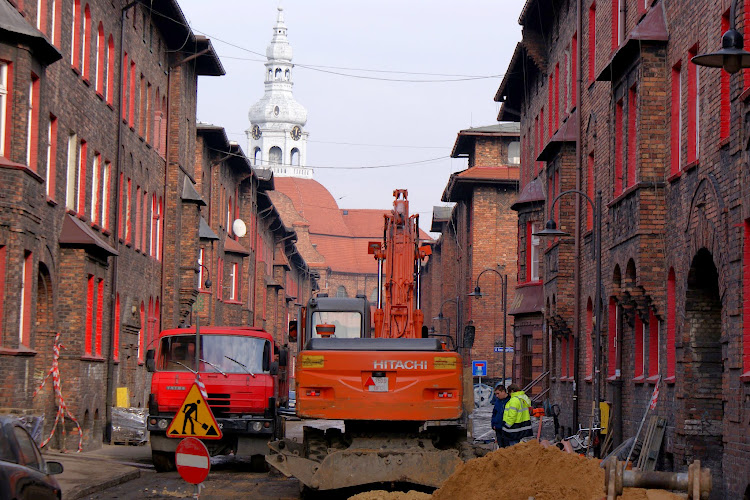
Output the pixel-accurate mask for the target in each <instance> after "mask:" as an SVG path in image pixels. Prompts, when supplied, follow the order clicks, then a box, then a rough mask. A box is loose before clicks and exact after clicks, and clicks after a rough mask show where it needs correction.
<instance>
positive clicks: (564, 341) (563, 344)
mask: <svg viewBox="0 0 750 500" xmlns="http://www.w3.org/2000/svg"><path fill="white" fill-rule="evenodd" d="M568 342H570V340H569V338H568V337H562V338H561V339H560V357H561V358H562V359H561V360H560V378H562V379H563V380H567V378H568V368H569V365H568Z"/></svg>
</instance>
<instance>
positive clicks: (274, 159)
mask: <svg viewBox="0 0 750 500" xmlns="http://www.w3.org/2000/svg"><path fill="white" fill-rule="evenodd" d="M268 161H269V163H270V164H271V165H281V148H280V147H278V146H274V147H272V148H271V150H270V151H269V152H268Z"/></svg>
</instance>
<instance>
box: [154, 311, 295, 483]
mask: <svg viewBox="0 0 750 500" xmlns="http://www.w3.org/2000/svg"><path fill="white" fill-rule="evenodd" d="M196 338H199V341H198V342H196ZM197 344H199V345H200V346H201V347H200V351H199V352H198V354H197V355H196V350H195V346H196V345H197ZM288 357H289V354H288V350H287V349H286V348H283V347H282V348H280V347H279V346H278V345H276V343H275V342H274V339H273V336H272V335H271V334H270V333H268V332H266V331H265V330H262V329H260V328H252V327H227V326H222V327H219V326H207V327H200V328H199V335H196V331H195V327H192V328H179V329H173V330H164V331H162V332H161V333H160V334H159V338H158V339H157V340H156V345H155V348H154V349H149V350H148V351H147V353H146V368H147V369H148V371H150V372H152V373H153V375H152V377H151V394H150V395H149V401H148V413H149V415H148V420H147V428H148V430H149V432H150V433H151V454H152V459H153V463H154V467H155V468H156V470H157V471H158V472H167V471H171V470H175V453H174V452H175V450H176V449H177V443H179V441H180V440H179V439H175V438H168V437H167V435H166V430H167V428H168V427H169V424H170V423H171V422H172V419H173V418H174V416H175V414H176V413H177V411H179V409H180V407H181V405H182V403H183V401H184V400H185V397H186V396H187V393H188V391H189V390H190V388H191V387H192V385H193V382H194V381H195V378H196V377H195V374H196V366H197V370H198V372H200V375H201V380H202V381H203V383H204V384H205V386H206V393H207V394H208V400H207V401H206V402H207V403H208V405H209V406H210V407H211V411H212V412H213V415H214V417H215V418H216V422H217V423H218V425H219V427H220V428H221V431H222V434H223V436H222V438H221V439H206V440H204V442H205V444H206V446H207V447H208V450H209V452H210V453H211V455H225V454H228V453H234V454H235V455H236V456H238V457H252V459H254V461H257V463H262V461H263V459H264V455H266V454H267V452H268V444H267V443H268V441H269V440H272V439H278V438H280V437H282V436H283V428H282V426H283V424H282V419H281V416H280V414H279V408H280V407H282V406H286V405H287V400H288V393H289V386H288V380H287V377H286V366H287V360H288Z"/></svg>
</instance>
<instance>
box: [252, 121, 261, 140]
mask: <svg viewBox="0 0 750 500" xmlns="http://www.w3.org/2000/svg"><path fill="white" fill-rule="evenodd" d="M250 134H251V135H252V136H253V139H255V140H256V141H257V140H258V139H260V127H259V126H257V125H253V128H252V130H251V131H250Z"/></svg>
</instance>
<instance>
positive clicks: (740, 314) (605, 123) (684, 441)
mask: <svg viewBox="0 0 750 500" xmlns="http://www.w3.org/2000/svg"><path fill="white" fill-rule="evenodd" d="M615 4H617V2H615ZM739 4H740V6H741V8H740V9H738V18H739V19H738V26H739V27H740V29H742V30H744V31H745V32H747V28H746V27H747V26H748V24H747V22H746V20H748V19H750V16H748V14H747V7H748V5H747V3H744V5H743V2H739ZM618 5H621V6H622V9H621V10H618V9H612V8H610V2H605V3H602V2H592V1H589V0H584V1H581V2H558V1H554V0H553V1H541V0H529V1H528V2H526V5H525V6H524V9H523V12H522V14H521V18H520V23H521V24H522V25H523V33H524V37H523V40H522V42H521V43H520V44H519V45H518V46H517V48H516V52H515V54H514V56H513V59H512V61H511V65H510V68H509V71H508V72H507V73H506V77H505V79H504V81H503V83H502V84H501V86H500V89H499V90H498V93H497V96H496V100H498V101H503V102H504V104H503V107H502V108H501V111H500V115H499V119H502V120H515V121H518V122H519V123H520V128H521V143H522V145H523V146H522V152H521V157H522V172H521V189H522V192H523V191H524V190H525V188H526V187H527V186H529V185H532V184H533V183H535V182H539V183H541V185H542V186H543V190H542V193H543V194H544V196H545V197H546V201H545V204H544V206H542V205H541V202H540V201H538V199H537V200H532V201H525V202H522V200H520V199H519V203H517V206H516V208H517V210H518V212H519V235H521V237H522V241H521V244H520V245H519V249H523V251H525V249H526V248H528V246H529V245H528V243H527V242H526V241H525V239H526V236H525V235H526V233H525V231H524V229H525V228H526V223H527V222H528V221H529V220H533V221H541V220H545V219H548V218H549V217H550V216H551V215H552V214H551V213H550V206H549V205H550V202H551V201H552V198H553V197H554V196H556V194H559V193H560V192H561V191H564V190H566V189H577V190H579V191H582V192H583V193H585V194H587V195H588V196H589V197H591V198H592V199H594V197H595V195H596V193H599V192H600V193H601V195H602V198H603V204H604V206H603V209H602V212H603V214H602V225H601V234H602V248H603V254H602V260H601V264H602V287H603V288H602V291H603V293H602V318H601V319H598V318H594V315H593V314H592V311H593V309H594V307H593V300H594V297H595V291H596V284H595V281H596V278H595V271H596V265H595V264H596V262H595V261H594V259H593V258H592V251H593V248H592V247H593V245H594V241H595V238H594V236H595V231H596V228H595V227H593V224H592V222H593V221H592V216H593V213H592V210H591V209H590V208H589V206H588V203H587V202H585V200H583V199H582V198H578V197H577V195H566V196H565V197H563V198H561V199H560V201H558V202H557V204H556V205H555V207H554V211H555V213H554V218H555V219H556V221H557V223H558V227H559V228H561V229H562V230H563V231H566V232H568V233H570V234H571V236H570V237H563V238H559V239H558V240H557V241H554V242H542V244H541V245H542V248H543V252H541V253H542V254H543V255H540V259H541V261H540V262H539V263H538V265H539V269H540V273H541V276H542V280H543V308H539V310H538V312H536V313H530V314H529V315H528V316H527V317H528V318H530V319H533V320H534V321H536V322H537V323H540V322H541V320H542V319H543V321H544V323H543V325H544V329H543V330H542V329H540V330H539V331H540V333H541V335H539V336H538V337H537V336H536V335H535V336H534V342H535V343H536V342H538V343H539V345H541V346H544V348H543V350H542V351H540V354H542V360H541V363H538V364H541V365H542V366H543V367H544V368H545V369H549V370H550V372H551V373H550V377H549V380H548V381H547V384H548V385H547V387H549V389H550V390H549V399H550V401H551V402H552V403H557V404H559V405H560V407H561V409H562V415H561V423H562V425H563V426H564V427H565V432H566V433H568V432H570V431H571V430H572V429H573V428H575V426H576V425H577V424H579V423H580V425H583V426H584V427H586V426H588V423H589V422H590V418H591V415H590V413H591V411H590V408H591V402H592V397H593V388H594V387H595V386H594V384H593V383H592V380H593V377H596V371H595V370H593V369H592V368H597V367H593V366H592V364H593V359H594V357H595V356H594V353H592V349H593V346H594V339H593V336H592V331H593V328H592V324H593V322H594V321H596V320H597V319H598V320H599V324H600V327H601V351H600V354H601V364H600V366H599V367H598V368H600V369H601V372H600V381H601V392H600V394H599V398H600V399H601V400H602V401H607V402H609V403H610V404H611V412H612V413H611V415H612V421H611V429H610V430H611V432H613V433H614V437H615V444H617V443H618V442H620V441H621V440H622V439H625V438H627V437H629V436H633V435H634V434H635V433H636V431H637V428H638V424H639V422H640V420H641V417H642V415H643V412H644V410H645V409H646V407H647V405H648V403H649V398H650V396H651V393H652V391H653V389H654V384H655V383H656V382H657V380H658V379H659V377H661V395H660V399H659V403H658V406H657V409H656V411H655V412H654V413H655V414H657V415H660V416H663V417H664V418H665V419H666V420H667V431H666V434H665V438H664V443H663V445H662V449H661V452H660V455H659V467H660V468H662V469H665V470H676V471H684V470H685V468H686V466H687V464H688V463H690V462H692V460H695V459H700V460H701V461H702V464H707V465H708V466H709V467H711V469H712V471H713V473H714V492H713V494H712V498H714V497H715V498H740V497H742V495H743V494H744V495H747V494H748V492H750V472H749V471H750V451H748V450H749V449H750V448H748V447H749V446H750V441H749V440H748V439H750V438H749V437H748V436H750V432H748V426H747V421H748V415H750V414H749V413H748V411H749V408H748V405H747V401H748V399H749V398H750V385H748V382H750V377H748V376H747V372H748V370H750V366H749V365H748V357H747V355H746V353H747V352H748V345H750V338H748V333H747V332H748V331H750V328H748V326H747V325H748V324H750V323H749V322H748V319H747V318H746V316H747V315H748V311H750V308H748V307H746V304H748V303H750V302H746V301H745V297H744V295H745V288H744V283H745V282H746V280H748V279H750V273H748V272H747V271H746V269H748V267H747V262H746V261H747V259H748V257H750V253H748V252H746V251H745V249H747V248H750V246H748V245H747V243H746V241H747V238H748V232H747V231H746V230H745V224H746V219H747V217H748V213H747V210H746V209H743V207H744V206H745V205H746V204H747V202H746V199H745V198H746V197H747V195H746V192H745V191H746V190H745V189H744V188H743V185H744V184H745V183H744V181H743V179H744V176H745V175H746V173H745V171H744V167H743V165H744V164H745V163H746V156H747V151H746V149H747V144H746V143H747V141H746V137H745V135H743V133H742V127H743V125H742V124H743V123H745V119H744V118H743V117H744V116H745V114H746V113H747V109H746V108H747V103H746V97H747V94H748V92H746V91H745V89H746V88H747V86H748V84H750V80H748V79H747V78H746V77H747V75H743V73H738V74H737V75H734V76H729V75H728V74H727V73H724V72H722V71H721V70H718V69H710V68H698V67H697V66H695V65H694V64H692V63H691V62H690V57H692V56H694V55H695V54H697V53H705V52H711V51H714V50H716V49H718V48H719V47H720V40H721V34H722V25H724V28H723V29H726V24H727V23H726V19H725V20H724V21H723V20H722V16H724V15H725V12H724V10H725V9H728V4H727V5H724V7H722V6H721V5H719V4H717V3H716V2H709V1H691V2H688V1H677V2H664V1H658V0H657V1H653V2H652V1H648V2H635V1H624V2H619V4H618ZM548 7H549V8H548ZM539 9H541V11H542V12H544V13H545V14H543V15H541V16H540V15H538V14H537V12H539ZM579 9H580V10H579ZM613 15H616V16H617V17H620V16H622V19H617V18H615V19H613ZM579 19H580V22H581V24H580V26H578V20H579ZM579 50H580V53H579ZM558 66H559V67H560V68H561V70H560V71H561V75H562V76H560V77H559V78H558V76H557V69H556V68H557V67H558ZM563 69H564V70H565V71H563ZM579 70H580V75H581V80H580V84H577V82H576V80H577V75H578V71H579ZM558 94H559V95H560V96H562V95H566V94H567V95H568V96H570V97H569V98H568V99H561V100H560V101H559V102H558V98H557V97H554V96H557V95H558ZM550 112H552V116H551V115H550ZM545 113H546V114H545ZM543 117H546V118H543ZM521 198H523V195H522V196H521ZM577 199H578V200H580V201H576V200H577ZM519 262H520V269H521V273H520V274H525V273H526V270H525V269H524V266H525V265H527V264H526V263H527V262H528V261H527V259H526V256H525V255H523V253H522V252H519ZM517 319H518V316H517ZM743 358H744V359H743ZM576 396H577V397H576Z"/></svg>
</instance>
